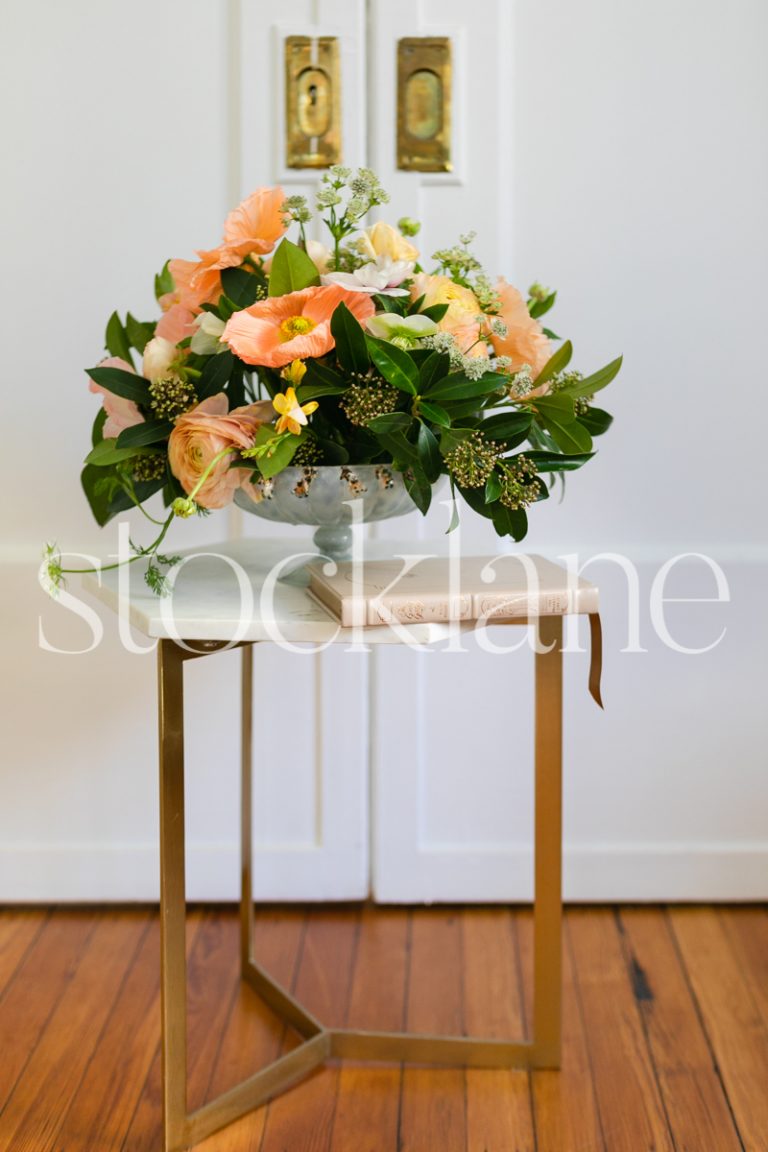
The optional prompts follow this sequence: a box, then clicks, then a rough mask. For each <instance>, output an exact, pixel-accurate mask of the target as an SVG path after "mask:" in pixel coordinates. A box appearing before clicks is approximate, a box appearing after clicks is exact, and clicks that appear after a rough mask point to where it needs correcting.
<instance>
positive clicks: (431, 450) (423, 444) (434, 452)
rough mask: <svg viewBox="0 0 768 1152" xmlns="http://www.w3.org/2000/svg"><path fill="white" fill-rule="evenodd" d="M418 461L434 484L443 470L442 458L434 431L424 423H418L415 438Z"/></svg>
mask: <svg viewBox="0 0 768 1152" xmlns="http://www.w3.org/2000/svg"><path fill="white" fill-rule="evenodd" d="M416 448H417V450H418V453H419V461H420V463H421V467H422V468H423V470H424V475H425V476H426V478H427V480H429V482H430V483H431V484H434V482H435V480H437V478H438V476H439V475H440V473H441V472H442V470H443V458H442V456H441V455H440V448H439V446H438V443H437V439H436V437H435V434H434V432H432V431H431V430H430V429H429V428H427V426H426V424H421V423H420V424H419V434H418V438H417V440H416Z"/></svg>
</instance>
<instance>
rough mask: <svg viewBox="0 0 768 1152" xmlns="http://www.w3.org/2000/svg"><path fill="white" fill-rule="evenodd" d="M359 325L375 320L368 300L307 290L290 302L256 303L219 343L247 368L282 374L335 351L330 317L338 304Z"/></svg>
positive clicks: (334, 288)
mask: <svg viewBox="0 0 768 1152" xmlns="http://www.w3.org/2000/svg"><path fill="white" fill-rule="evenodd" d="M342 301H343V303H344V304H346V306H347V308H349V310H350V312H351V313H352V315H353V316H355V317H356V318H357V319H358V320H359V321H361V322H362V321H363V320H367V319H368V317H369V316H372V315H373V313H374V311H375V308H374V305H373V301H372V300H371V298H370V297H369V296H367V295H366V294H365V293H362V292H348V291H347V290H346V289H345V288H342V287H341V285H340V284H331V285H329V286H328V287H327V288H304V289H303V290H302V291H301V292H289V293H288V295H287V296H271V297H270V298H269V299H268V300H257V301H256V303H255V304H252V305H251V307H250V308H246V309H244V311H242V312H236V313H235V314H234V316H232V317H231V318H230V320H229V321H228V322H227V326H226V328H225V329H224V334H223V336H222V337H221V339H222V341H223V342H224V343H225V344H228V345H229V347H230V348H231V349H232V351H233V352H234V353H235V355H236V356H239V357H240V359H241V360H244V361H245V362H246V364H259V365H262V366H263V367H265V368H282V366H283V365H284V364H290V363H291V362H292V361H293V360H305V359H307V358H308V357H313V356H315V357H316V356H324V355H325V353H326V352H330V350H331V348H333V346H334V340H333V335H332V334H331V317H332V316H333V313H334V311H335V310H336V308H337V307H338V305H339V304H340V303H342Z"/></svg>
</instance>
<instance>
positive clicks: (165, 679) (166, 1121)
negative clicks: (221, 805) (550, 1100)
mask: <svg viewBox="0 0 768 1152" xmlns="http://www.w3.org/2000/svg"><path fill="white" fill-rule="evenodd" d="M510 623H511V622H510ZM514 623H516V624H528V623H529V621H527V620H516V621H514ZM530 623H535V624H536V625H537V626H538V634H539V641H540V644H539V647H540V651H537V653H536V656H535V663H536V668H535V678H536V706H535V837H534V884H535V898H534V1007H533V1036H532V1038H531V1039H530V1040H520V1041H507V1040H489V1039H482V1038H477V1037H472V1036H458V1037H457V1036H430V1035H420V1034H416V1033H398V1032H367V1031H358V1030H355V1029H349V1028H328V1027H326V1026H325V1025H323V1024H321V1023H320V1021H318V1020H317V1019H315V1017H314V1016H313V1015H312V1014H311V1013H310V1012H309V1011H307V1009H306V1008H304V1007H303V1005H301V1004H300V1003H299V1002H298V1000H296V999H295V998H294V997H293V996H292V995H291V994H290V992H288V991H287V990H286V989H285V988H283V987H282V986H281V985H280V984H278V983H277V982H276V981H275V980H273V979H272V977H271V976H269V975H268V974H267V973H266V972H265V971H264V970H263V969H262V968H260V967H259V965H258V964H257V963H256V962H255V960H254V955H253V926H254V904H253V884H252V849H253V844H252V799H253V794H252V719H251V707H252V696H253V651H252V644H250V643H246V644H243V645H239V647H241V648H242V656H243V674H242V792H241V880H242V884H241V902H240V928H241V931H240V942H241V974H242V979H243V980H245V981H247V982H248V984H250V985H251V987H252V988H253V989H254V990H255V991H256V992H257V993H258V995H259V996H261V998H262V999H263V1000H264V1001H265V1003H267V1004H268V1005H269V1006H270V1007H271V1008H272V1009H273V1010H274V1011H275V1012H276V1013H277V1014H278V1015H279V1016H280V1017H281V1018H282V1020H283V1021H284V1022H285V1023H286V1024H289V1025H290V1026H291V1027H292V1028H294V1029H295V1030H296V1031H297V1032H298V1033H299V1035H300V1036H302V1037H303V1038H304V1039H303V1043H302V1044H300V1045H299V1047H298V1048H295V1049H294V1050H293V1051H292V1052H289V1053H288V1054H287V1055H285V1056H283V1057H281V1058H280V1059H279V1060H276V1061H274V1062H273V1063H272V1064H269V1065H268V1066H267V1067H266V1068H262V1069H261V1070H260V1071H258V1072H256V1073H255V1074H254V1075H253V1076H251V1077H249V1078H248V1079H246V1080H244V1081H242V1082H241V1083H240V1084H238V1085H236V1086H235V1087H234V1088H231V1089H230V1090H229V1091H227V1092H225V1093H223V1094H222V1095H220V1096H218V1097H217V1098H216V1099H215V1100H212V1101H210V1102H209V1103H207V1104H205V1105H204V1106H203V1107H201V1108H198V1109H197V1110H196V1111H193V1112H189V1111H188V1108H187V959H186V889H185V829H184V678H183V665H184V662H185V661H186V660H189V659H194V658H197V657H200V656H205V655H209V654H212V653H215V652H218V651H221V650H222V649H226V648H229V647H231V645H227V644H225V643H224V642H218V641H216V642H209V641H203V642H199V644H198V645H197V646H193V645H192V644H187V645H186V646H185V647H182V646H180V645H177V644H175V643H174V642H173V641H171V640H161V641H160V642H159V644H158V688H159V701H158V702H159V728H160V925H161V1016H162V1020H161V1023H162V1039H161V1049H162V1074H163V1148H164V1152H180V1150H181V1149H184V1148H187V1147H188V1146H189V1145H190V1144H194V1143H197V1142H198V1141H200V1140H203V1139H205V1137H207V1136H209V1135H210V1134H211V1133H212V1132H216V1131H217V1130H218V1129H220V1128H223V1127H224V1126H225V1125H227V1124H230V1123H231V1122H232V1121H233V1120H236V1119H237V1118H238V1117H240V1116H242V1115H244V1114H245V1113H246V1112H250V1111H251V1110H252V1109H254V1108H256V1107H258V1106H259V1105H261V1104H264V1103H266V1102H267V1101H268V1100H271V1099H273V1098H274V1097H275V1096H278V1095H280V1094H281V1093H282V1092H285V1091H286V1090H287V1089H288V1088H290V1087H291V1086H292V1085H294V1084H296V1083H297V1082H298V1081H300V1080H302V1079H303V1078H304V1077H305V1076H307V1075H308V1073H310V1072H311V1071H312V1070H313V1069H315V1068H317V1067H319V1066H320V1065H321V1064H323V1063H325V1062H326V1061H327V1060H329V1059H334V1058H348V1059H355V1060H371V1061H377V1060H378V1061H394V1062H398V1061H403V1062H412V1063H419V1064H445V1065H449V1066H454V1067H457V1066H458V1067H466V1068H557V1067H559V1063H560V999H561V948H562V940H561V931H562V929H561V917H562V902H561V867H562V865H561V853H562V849H561V836H562V832H561V826H562V825H561V821H562V812H561V808H562V805H561V759H562V753H561V748H562V618H561V617H556V616H543V617H540V618H539V619H538V620H537V621H535V622H534V621H530Z"/></svg>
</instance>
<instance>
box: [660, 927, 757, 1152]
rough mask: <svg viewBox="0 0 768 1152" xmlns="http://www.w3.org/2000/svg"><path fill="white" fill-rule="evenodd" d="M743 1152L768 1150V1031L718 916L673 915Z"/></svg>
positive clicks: (681, 950) (683, 956) (682, 953)
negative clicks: (739, 1135)
mask: <svg viewBox="0 0 768 1152" xmlns="http://www.w3.org/2000/svg"><path fill="white" fill-rule="evenodd" d="M671 919H672V926H673V929H674V934H675V937H676V938H677V941H678V944H679V947H680V953H681V956H682V961H683V963H684V965H685V967H686V970H687V972H688V975H689V978H690V982H691V987H692V989H693V992H694V995H695V996H696V999H697V1000H698V1003H699V1007H700V1009H701V1014H702V1020H703V1024H704V1027H705V1028H706V1030H707V1033H708V1035H709V1038H710V1041H711V1044H712V1050H713V1052H714V1057H715V1059H716V1061H717V1064H718V1067H719V1069H720V1074H721V1076H722V1079H723V1084H724V1085H725V1090H726V1092H727V1094H728V1099H729V1101H730V1105H731V1109H732V1111H733V1115H734V1118H735V1121H736V1124H737V1125H738V1129H739V1132H740V1134H741V1139H742V1142H743V1144H744V1148H745V1149H746V1152H764V1150H765V1149H766V1148H768V1030H767V1029H766V1024H765V1021H764V1020H763V1018H762V1015H761V1013H760V1010H759V1008H758V1006H757V1003H756V1001H755V998H754V996H753V994H752V989H751V987H750V983H749V981H748V980H747V979H745V974H744V972H743V970H742V966H741V964H740V962H739V959H738V958H737V955H736V953H735V951H734V949H733V948H732V946H731V941H730V939H729V937H728V935H727V933H726V931H725V930H724V927H723V924H722V922H721V920H720V918H719V916H718V914H717V912H716V911H715V910H713V909H710V908H683V909H677V910H675V911H673V912H672V913H671Z"/></svg>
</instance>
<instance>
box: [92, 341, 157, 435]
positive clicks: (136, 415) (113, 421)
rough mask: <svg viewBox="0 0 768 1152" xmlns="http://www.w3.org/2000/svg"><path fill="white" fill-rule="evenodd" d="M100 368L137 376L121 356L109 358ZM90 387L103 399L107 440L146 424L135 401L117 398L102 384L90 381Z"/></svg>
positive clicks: (104, 430)
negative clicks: (136, 425)
mask: <svg viewBox="0 0 768 1152" xmlns="http://www.w3.org/2000/svg"><path fill="white" fill-rule="evenodd" d="M99 368H122V370H123V372H132V373H133V374H134V375H135V374H136V373H135V370H134V368H133V366H132V365H131V364H128V362H127V361H125V360H122V359H121V358H120V357H119V356H109V357H107V359H106V360H102V361H101V362H100V364H99ZM88 387H89V388H90V390H91V392H94V393H96V395H98V396H102V397H103V404H104V411H105V412H106V414H107V418H106V420H105V421H104V429H103V432H104V439H105V440H112V439H114V438H115V437H117V436H119V435H120V433H121V432H122V431H123V429H125V428H133V426H134V425H135V424H143V423H144V417H143V416H142V414H141V412H139V406H138V404H136V403H134V401H133V400H126V399H125V397H124V396H115V394H114V392H109V391H108V390H107V389H106V388H105V387H104V386H103V385H102V384H97V383H96V381H95V380H90V381H89V384H88Z"/></svg>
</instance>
